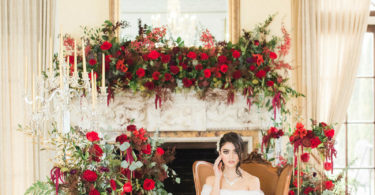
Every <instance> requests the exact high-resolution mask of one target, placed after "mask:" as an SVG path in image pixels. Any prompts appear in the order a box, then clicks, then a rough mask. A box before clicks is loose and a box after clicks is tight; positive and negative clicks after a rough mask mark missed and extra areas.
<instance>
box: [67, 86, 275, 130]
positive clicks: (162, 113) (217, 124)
mask: <svg viewBox="0 0 375 195" xmlns="http://www.w3.org/2000/svg"><path fill="white" fill-rule="evenodd" d="M74 104H83V103H82V102H77V101H76V102H74V101H73V105H72V107H76V108H79V107H82V106H78V105H77V106H74ZM97 112H98V113H101V114H100V116H102V117H101V118H98V119H97V123H98V124H97V126H95V127H94V128H96V129H97V128H99V129H102V130H104V131H106V130H107V131H113V130H117V131H122V130H124V129H126V126H127V125H128V124H129V122H128V121H131V120H134V124H136V125H137V126H138V127H144V128H146V129H147V130H148V131H151V132H152V131H156V130H159V131H170V132H178V131H198V132H199V131H222V130H244V131H248V130H250V131H252V130H259V129H262V127H267V126H268V125H269V124H271V120H270V118H271V116H272V113H270V112H268V111H267V110H266V109H259V108H257V106H255V105H253V106H251V109H250V110H249V107H248V105H247V104H246V99H245V98H244V97H243V96H242V95H241V94H235V101H234V103H233V104H230V105H228V104H227V103H226V102H225V100H224V101H223V100H216V101H204V100H201V99H199V98H197V96H196V94H195V92H193V91H190V92H187V93H173V94H171V100H168V101H166V102H162V107H161V109H160V108H158V109H155V99H154V98H153V97H151V98H144V97H142V96H140V95H139V94H134V93H131V92H120V93H116V95H115V97H114V99H113V100H112V101H111V102H110V104H109V105H108V106H103V107H101V108H98V111H97ZM88 115H89V114H87V113H85V112H84V111H83V110H82V109H81V110H72V113H71V116H74V117H71V124H72V125H73V126H79V127H82V128H83V129H92V128H93V127H92V126H90V124H89V122H88V121H90V120H87V119H88V118H89V117H91V116H88ZM91 125H92V124H91Z"/></svg>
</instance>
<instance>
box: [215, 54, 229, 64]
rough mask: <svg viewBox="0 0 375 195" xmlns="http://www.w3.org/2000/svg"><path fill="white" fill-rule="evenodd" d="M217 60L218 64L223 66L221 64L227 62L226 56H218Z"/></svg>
mask: <svg viewBox="0 0 375 195" xmlns="http://www.w3.org/2000/svg"><path fill="white" fill-rule="evenodd" d="M217 60H218V61H219V63H221V64H223V63H226V62H227V57H226V56H219V57H218V58H217Z"/></svg>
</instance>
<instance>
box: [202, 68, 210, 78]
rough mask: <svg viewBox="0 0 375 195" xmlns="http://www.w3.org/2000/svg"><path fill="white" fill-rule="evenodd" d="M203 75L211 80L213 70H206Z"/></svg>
mask: <svg viewBox="0 0 375 195" xmlns="http://www.w3.org/2000/svg"><path fill="white" fill-rule="evenodd" d="M203 73H204V77H206V78H210V77H211V70H210V69H209V68H207V69H205V70H204V71H203Z"/></svg>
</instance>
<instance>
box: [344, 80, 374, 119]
mask: <svg viewBox="0 0 375 195" xmlns="http://www.w3.org/2000/svg"><path fill="white" fill-rule="evenodd" d="M348 121H349V122H354V121H369V122H373V121H374V79H369V78H357V79H356V82H355V86H354V90H353V95H352V99H351V102H350V104H349V108H348Z"/></svg>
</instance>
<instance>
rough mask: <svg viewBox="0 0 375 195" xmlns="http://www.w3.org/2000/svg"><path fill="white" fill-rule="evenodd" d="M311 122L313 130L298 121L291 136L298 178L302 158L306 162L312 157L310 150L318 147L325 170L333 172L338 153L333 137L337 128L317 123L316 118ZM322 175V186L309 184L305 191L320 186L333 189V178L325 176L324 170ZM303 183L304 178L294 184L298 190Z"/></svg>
mask: <svg viewBox="0 0 375 195" xmlns="http://www.w3.org/2000/svg"><path fill="white" fill-rule="evenodd" d="M311 122H312V127H311V130H307V129H306V128H305V126H304V125H303V124H302V123H297V124H296V127H295V130H294V132H293V134H292V135H291V136H290V137H289V141H290V143H291V144H292V145H293V147H294V157H295V163H294V165H295V167H297V174H296V175H297V178H299V177H298V176H299V173H300V172H301V171H300V163H301V162H300V160H301V161H302V162H304V163H307V162H308V161H309V159H310V155H311V154H310V152H311V151H312V150H313V149H317V151H318V153H319V154H320V155H321V163H322V169H323V171H324V170H325V171H331V173H333V157H336V153H337V152H336V149H335V147H334V144H335V141H334V139H333V137H334V134H335V130H334V129H333V126H332V125H327V124H326V123H324V122H321V123H317V122H316V121H314V120H311ZM315 175H316V173H315ZM320 175H321V177H322V180H321V182H322V183H321V184H320V186H319V185H318V187H315V188H312V187H309V186H308V189H307V187H305V188H304V190H305V192H311V191H317V189H318V188H320V190H321V191H323V190H329V191H330V190H333V187H334V183H332V180H329V179H328V178H327V177H326V176H325V174H324V172H321V174H320ZM306 177H307V176H306ZM314 177H315V176H314ZM341 177H342V176H339V177H338V179H337V180H340V179H341ZM301 178H305V176H304V175H303V176H302V177H301ZM323 179H325V181H323ZM297 180H298V179H297ZM295 183H296V182H295ZM301 185H302V180H301V182H300V183H299V186H298V185H297V183H296V185H294V186H295V187H297V190H299V189H300V187H301ZM308 185H312V184H308ZM307 194H308V193H307Z"/></svg>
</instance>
